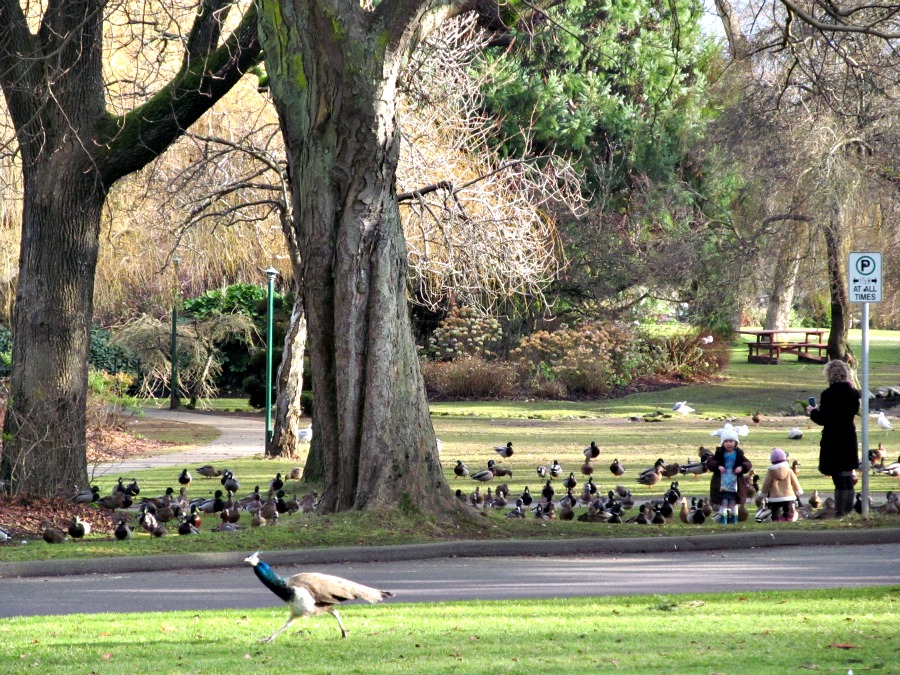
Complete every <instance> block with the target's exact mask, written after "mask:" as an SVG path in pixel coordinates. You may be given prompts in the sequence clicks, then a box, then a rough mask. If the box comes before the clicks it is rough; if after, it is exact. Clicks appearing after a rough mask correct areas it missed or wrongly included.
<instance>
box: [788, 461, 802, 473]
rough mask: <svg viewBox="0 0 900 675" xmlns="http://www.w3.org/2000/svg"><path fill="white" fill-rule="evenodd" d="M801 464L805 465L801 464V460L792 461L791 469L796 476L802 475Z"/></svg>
mask: <svg viewBox="0 0 900 675" xmlns="http://www.w3.org/2000/svg"><path fill="white" fill-rule="evenodd" d="M801 466H803V465H802V464H800V462H798V461H797V460H796V459H795V460H794V461H793V462H791V471H793V472H794V475H795V476H799V475H800V467H801Z"/></svg>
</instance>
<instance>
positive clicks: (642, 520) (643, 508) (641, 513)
mask: <svg viewBox="0 0 900 675" xmlns="http://www.w3.org/2000/svg"><path fill="white" fill-rule="evenodd" d="M634 522H635V524H636V525H649V524H650V518H649V517H648V516H647V505H646V504H641V505H640V506H639V507H638V513H637V515H636V516H635V517H634Z"/></svg>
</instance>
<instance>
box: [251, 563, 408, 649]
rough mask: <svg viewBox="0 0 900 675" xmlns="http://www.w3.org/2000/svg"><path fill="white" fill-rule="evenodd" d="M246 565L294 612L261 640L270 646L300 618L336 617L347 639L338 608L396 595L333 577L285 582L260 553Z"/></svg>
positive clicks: (310, 574)
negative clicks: (349, 601) (337, 606)
mask: <svg viewBox="0 0 900 675" xmlns="http://www.w3.org/2000/svg"><path fill="white" fill-rule="evenodd" d="M244 562H248V563H250V565H251V566H252V567H253V571H254V573H255V574H256V576H257V578H258V579H259V580H260V581H261V582H262V583H263V585H264V586H265V587H266V588H268V589H269V590H270V591H272V592H273V593H274V594H275V595H277V596H278V597H279V598H281V599H282V600H283V601H284V603H285V604H286V605H287V606H288V607H289V608H290V610H291V615H290V617H289V618H288V620H287V622H286V623H285V624H284V626H282V627H281V628H280V629H279V630H277V631H275V632H274V633H273V634H272V635H270V636H269V637H267V638H262V639H261V640H260V642H271V641H272V640H274V639H275V638H276V637H278V636H279V635H280V634H281V633H283V632H284V631H285V630H287V629H288V627H289V626H290V625H291V624H292V623H293V622H294V619H296V618H298V617H307V616H315V615H316V614H322V613H324V612H329V613H331V614H333V615H334V618H335V619H337V622H338V626H340V627H341V637H342V638H345V637H347V630H346V629H345V628H344V624H343V622H342V621H341V615H340V614H338V612H337V609H335V606H336V605H339V604H341V603H342V602H346V601H347V600H365V601H367V602H379V601H381V600H383V599H385V598H391V597H393V595H394V594H393V593H390V592H388V591H380V590H378V589H377V588H370V587H369V586H363V585H362V584H358V583H356V582H355V581H350V580H349V579H342V578H341V577H335V576H331V575H330V574H318V573H316V572H304V573H301V574H295V575H294V576H291V577H288V578H287V579H285V578H284V577H281V576H279V575H278V573H277V572H275V570H273V569H272V568H271V567H270V566H269V564H268V563H266V562H264V561H262V560H260V559H259V551H257V552H256V553H253V554H252V555H250V556H248V557H247V558H245V559H244ZM300 632H303V631H302V630H301V631H300Z"/></svg>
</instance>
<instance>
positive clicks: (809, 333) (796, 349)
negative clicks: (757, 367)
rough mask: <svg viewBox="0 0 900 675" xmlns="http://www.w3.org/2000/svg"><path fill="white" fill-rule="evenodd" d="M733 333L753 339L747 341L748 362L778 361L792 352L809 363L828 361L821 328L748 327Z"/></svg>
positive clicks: (824, 331)
mask: <svg viewBox="0 0 900 675" xmlns="http://www.w3.org/2000/svg"><path fill="white" fill-rule="evenodd" d="M736 332H737V333H740V334H742V335H750V336H752V337H754V338H755V339H754V340H752V341H750V342H747V343H746V344H747V348H748V350H749V352H748V354H747V361H748V362H750V363H781V356H782V355H783V354H793V355H795V356H796V357H797V360H798V361H805V362H809V363H825V362H826V361H827V360H828V343H827V342H822V337H823V336H824V335H825V333H826V332H828V331H827V330H826V329H824V328H788V329H784V330H754V329H749V328H748V329H744V330H739V331H736ZM801 335H802V336H803V338H802V339H801V338H800V336H801Z"/></svg>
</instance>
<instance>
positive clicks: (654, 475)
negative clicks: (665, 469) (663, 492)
mask: <svg viewBox="0 0 900 675" xmlns="http://www.w3.org/2000/svg"><path fill="white" fill-rule="evenodd" d="M664 463H665V462H663V460H662V459H659V460H657V463H656V464H655V465H654V466H652V467H650V468H649V469H645V470H644V471H642V472H641V474H640V475H639V476H638V477H637V482H638V483H640V484H641V485H646V486H647V487H653V486H654V485H656V484H657V483H659V481H660V480H662V466H663V464H664Z"/></svg>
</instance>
